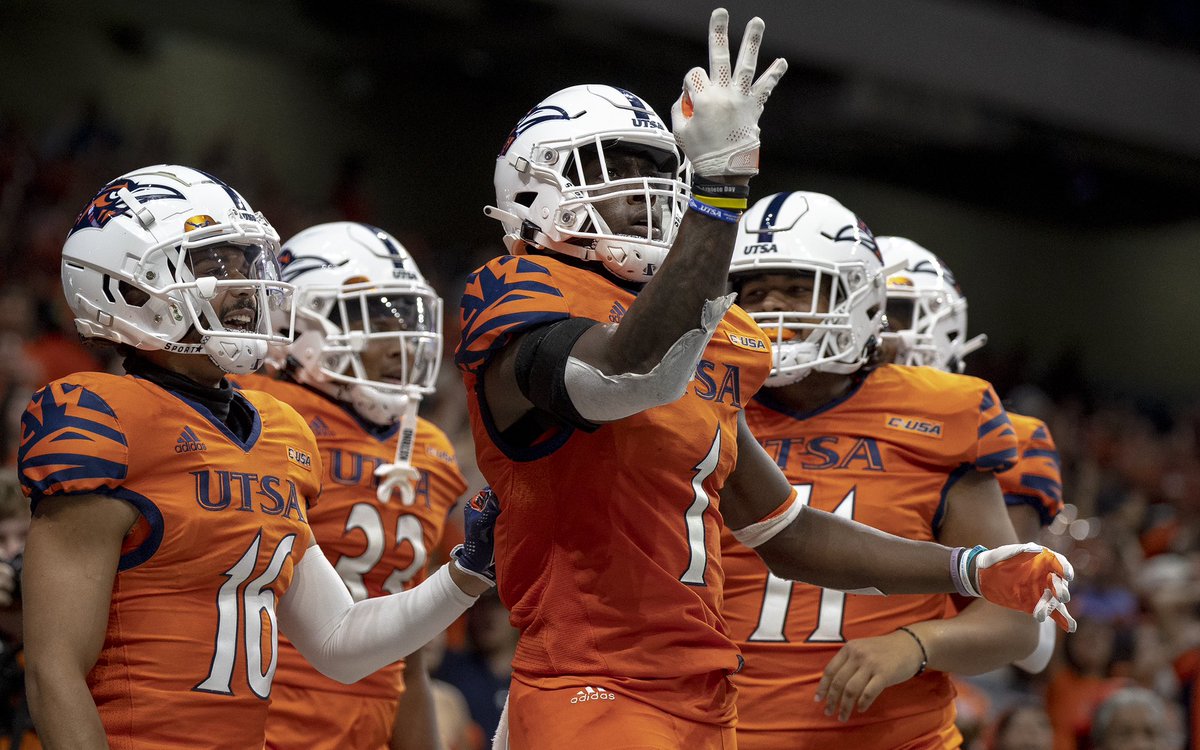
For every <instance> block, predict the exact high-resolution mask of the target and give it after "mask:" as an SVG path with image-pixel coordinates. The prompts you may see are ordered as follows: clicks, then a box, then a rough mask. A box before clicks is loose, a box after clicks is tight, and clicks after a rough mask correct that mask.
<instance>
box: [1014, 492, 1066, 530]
mask: <svg viewBox="0 0 1200 750" xmlns="http://www.w3.org/2000/svg"><path fill="white" fill-rule="evenodd" d="M1004 504H1005V505H1010V506H1017V505H1028V506H1029V507H1031V508H1033V509H1034V510H1036V511H1037V514H1038V520H1039V521H1040V522H1041V524H1042V526H1049V525H1050V522H1051V521H1053V520H1054V516H1056V515H1058V514H1057V513H1051V512H1050V509H1049V508H1047V507H1046V503H1045V502H1044V501H1043V500H1042V498H1041V497H1039V496H1037V495H1021V494H1018V493H1015V492H1005V493H1004Z"/></svg>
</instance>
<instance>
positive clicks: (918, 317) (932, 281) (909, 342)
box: [878, 237, 987, 372]
mask: <svg viewBox="0 0 1200 750" xmlns="http://www.w3.org/2000/svg"><path fill="white" fill-rule="evenodd" d="M878 240H879V251H880V252H881V253H882V254H883V260H884V262H885V263H886V264H887V265H888V266H892V267H898V270H895V271H893V272H892V274H891V275H890V276H888V280H887V300H888V301H887V311H888V316H889V318H892V319H893V320H891V321H890V322H891V323H892V324H893V329H892V330H890V331H886V332H885V333H884V334H883V337H884V339H885V340H889V341H892V342H894V343H895V345H896V356H895V362H896V363H897V364H901V365H914V366H922V365H924V366H928V367H936V368H937V369H939V370H945V371H947V372H962V371H963V369H964V367H965V363H964V362H963V358H964V357H966V356H967V355H968V354H970V353H971V352H973V351H975V350H977V349H979V348H980V347H982V346H983V345H984V344H986V343H987V336H986V335H984V334H980V335H978V336H976V337H975V338H973V339H970V340H969V341H968V340H967V298H966V297H964V296H963V294H962V290H961V289H960V288H959V286H958V282H956V281H955V280H954V274H952V273H951V272H950V269H949V268H947V267H946V264H945V263H943V262H942V261H941V259H940V258H938V257H937V256H936V255H934V254H933V253H931V252H929V251H928V250H926V249H925V248H923V247H921V246H920V245H918V244H917V243H915V242H913V241H912V240H908V239H905V238H903V237H879V238H878ZM897 322H899V323H900V324H901V327H900V328H898V329H897V328H895V324H896V323H897ZM905 324H906V325H905Z"/></svg>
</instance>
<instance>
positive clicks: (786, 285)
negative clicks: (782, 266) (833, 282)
mask: <svg viewBox="0 0 1200 750" xmlns="http://www.w3.org/2000/svg"><path fill="white" fill-rule="evenodd" d="M823 281H824V283H822V284H819V283H818V282H817V277H816V275H815V274H813V273H811V272H807V271H801V272H798V273H786V272H785V273H763V274H757V275H754V276H750V277H748V278H746V279H745V281H743V282H742V285H741V289H740V290H739V291H738V300H737V301H738V305H740V306H741V307H742V309H744V310H746V311H747V312H818V313H824V312H829V296H830V295H829V290H828V289H826V288H823V287H827V286H828V285H829V283H830V279H829V277H823Z"/></svg>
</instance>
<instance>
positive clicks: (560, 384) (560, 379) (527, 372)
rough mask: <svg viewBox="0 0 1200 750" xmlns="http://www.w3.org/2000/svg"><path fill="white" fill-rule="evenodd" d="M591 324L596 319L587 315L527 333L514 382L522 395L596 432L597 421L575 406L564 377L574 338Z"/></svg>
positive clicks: (565, 418) (535, 404) (561, 417)
mask: <svg viewBox="0 0 1200 750" xmlns="http://www.w3.org/2000/svg"><path fill="white" fill-rule="evenodd" d="M594 325H599V323H597V322H596V321H594V320H588V319H587V318H568V319H567V320H560V321H558V322H556V323H551V324H549V325H545V326H542V327H541V328H537V329H535V330H533V331H530V332H529V333H527V334H526V335H525V337H524V338H522V339H521V345H520V348H519V349H518V350H517V361H516V370H517V386H518V387H519V388H520V389H521V393H523V394H525V398H527V399H529V401H530V402H531V403H532V404H533V405H534V406H535V407H537V408H539V409H542V410H545V411H548V412H550V413H551V414H553V415H554V416H556V417H558V418H559V419H561V420H562V421H564V422H566V423H567V424H569V425H571V426H572V427H575V428H577V429H580V430H583V431H584V432H595V431H596V430H597V429H599V428H600V425H598V424H596V423H595V422H590V421H588V420H587V419H584V418H583V416H582V415H580V413H579V412H578V411H577V410H576V409H575V405H574V404H572V403H571V397H570V395H568V394H567V385H566V382H565V380H564V377H565V375H566V371H567V357H569V356H571V349H572V348H573V347H574V346H575V342H576V341H578V340H579V337H580V336H582V335H583V334H584V332H585V331H587V330H588V329H589V328H591V327H592V326H594Z"/></svg>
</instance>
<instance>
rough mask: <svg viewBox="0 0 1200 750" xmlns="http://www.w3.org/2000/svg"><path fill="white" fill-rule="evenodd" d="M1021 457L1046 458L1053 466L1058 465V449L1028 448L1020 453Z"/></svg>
mask: <svg viewBox="0 0 1200 750" xmlns="http://www.w3.org/2000/svg"><path fill="white" fill-rule="evenodd" d="M1021 457H1022V458H1048V459H1050V461H1051V462H1052V463H1053V464H1054V466H1055V467H1058V466H1059V465H1060V460H1059V457H1058V451H1052V450H1048V449H1046V448H1030V449H1029V450H1027V451H1025V452H1024V453H1023V454H1021Z"/></svg>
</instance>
